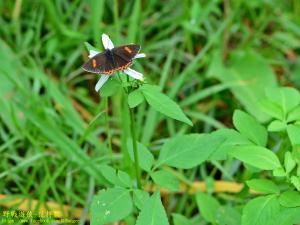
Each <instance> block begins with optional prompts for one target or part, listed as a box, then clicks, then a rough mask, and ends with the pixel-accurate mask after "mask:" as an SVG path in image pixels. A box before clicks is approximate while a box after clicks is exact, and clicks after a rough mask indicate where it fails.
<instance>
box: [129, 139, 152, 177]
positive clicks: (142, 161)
mask: <svg viewBox="0 0 300 225" xmlns="http://www.w3.org/2000/svg"><path fill="white" fill-rule="evenodd" d="M127 149H128V153H129V157H130V159H131V160H132V162H134V153H133V147H132V139H130V138H129V139H128V140H127ZM137 149H138V155H139V166H140V167H141V168H142V169H143V170H145V171H147V172H149V171H150V170H151V167H152V165H153V162H154V157H153V155H152V154H151V152H150V151H149V150H148V148H146V147H145V146H144V145H143V144H142V143H139V142H137Z"/></svg>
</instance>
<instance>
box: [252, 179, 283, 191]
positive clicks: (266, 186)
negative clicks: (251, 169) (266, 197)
mask: <svg viewBox="0 0 300 225" xmlns="http://www.w3.org/2000/svg"><path fill="white" fill-rule="evenodd" d="M246 183H247V185H248V186H249V187H250V188H251V189H253V190H255V191H258V192H261V193H264V194H278V193H279V192H280V190H279V188H278V186H277V185H276V184H275V183H273V182H272V181H270V180H266V179H252V180H248V181H246Z"/></svg>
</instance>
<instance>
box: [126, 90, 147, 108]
mask: <svg viewBox="0 0 300 225" xmlns="http://www.w3.org/2000/svg"><path fill="white" fill-rule="evenodd" d="M143 101H144V96H143V94H142V92H141V90H140V89H137V90H134V91H133V92H131V93H130V94H129V95H128V105H129V107H130V108H134V107H137V106H138V105H139V104H141V103H142V102H143Z"/></svg>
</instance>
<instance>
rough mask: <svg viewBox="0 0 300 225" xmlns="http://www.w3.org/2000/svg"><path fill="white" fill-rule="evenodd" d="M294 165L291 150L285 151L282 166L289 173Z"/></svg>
mask: <svg viewBox="0 0 300 225" xmlns="http://www.w3.org/2000/svg"><path fill="white" fill-rule="evenodd" d="M295 166H296V162H295V160H294V159H293V156H292V153H291V152H285V154H284V168H285V171H286V172H287V173H290V172H291V171H292V170H293V169H294V168H295Z"/></svg>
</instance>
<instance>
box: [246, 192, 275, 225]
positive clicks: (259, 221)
mask: <svg viewBox="0 0 300 225" xmlns="http://www.w3.org/2000/svg"><path fill="white" fill-rule="evenodd" d="M279 212H280V205H279V202H278V200H277V196H276V195H268V196H263V197H257V198H255V199H252V200H250V201H249V202H248V203H247V204H246V206H245V207H244V209H243V215H242V225H274V224H276V218H277V215H278V214H279Z"/></svg>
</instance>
